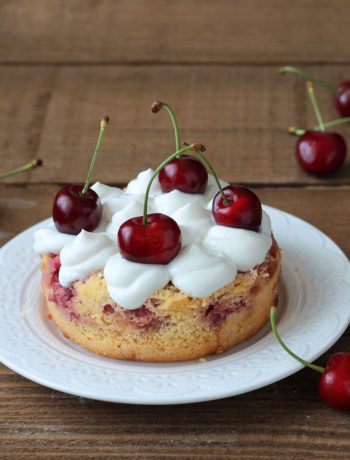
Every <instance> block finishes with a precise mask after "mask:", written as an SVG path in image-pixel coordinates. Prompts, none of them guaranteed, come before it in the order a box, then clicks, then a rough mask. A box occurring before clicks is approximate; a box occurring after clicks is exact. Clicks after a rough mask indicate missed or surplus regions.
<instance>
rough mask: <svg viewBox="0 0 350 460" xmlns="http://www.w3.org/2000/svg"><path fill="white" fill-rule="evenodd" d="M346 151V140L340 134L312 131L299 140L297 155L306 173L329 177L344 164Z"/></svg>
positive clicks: (306, 132)
mask: <svg viewBox="0 0 350 460" xmlns="http://www.w3.org/2000/svg"><path fill="white" fill-rule="evenodd" d="M346 150H347V148H346V143H345V140H344V138H343V137H342V136H341V135H340V134H338V133H334V132H326V131H312V130H310V131H305V133H304V134H303V135H302V136H301V137H300V138H299V139H298V142H297V145H296V152H295V153H296V156H297V159H298V161H299V164H300V166H301V167H302V168H303V169H304V171H306V172H308V173H310V174H315V175H318V176H327V175H329V174H332V173H333V172H335V171H336V170H337V169H338V168H339V167H340V166H341V165H342V164H343V162H344V160H345V157H346Z"/></svg>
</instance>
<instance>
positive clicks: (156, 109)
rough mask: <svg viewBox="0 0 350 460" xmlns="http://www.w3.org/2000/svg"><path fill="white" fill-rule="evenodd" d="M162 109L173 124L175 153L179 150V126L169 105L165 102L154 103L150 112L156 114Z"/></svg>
mask: <svg viewBox="0 0 350 460" xmlns="http://www.w3.org/2000/svg"><path fill="white" fill-rule="evenodd" d="M162 107H164V108H165V109H166V110H167V112H168V113H169V115H170V118H171V121H172V123H173V127H174V134H175V148H176V151H178V150H180V135H179V126H178V124H177V121H176V118H175V114H174V111H173V109H172V108H171V107H170V105H168V104H166V103H165V102H161V101H155V102H153V104H152V108H151V110H152V112H153V113H158V112H159V111H160V110H161V108H162Z"/></svg>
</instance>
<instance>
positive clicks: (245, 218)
mask: <svg viewBox="0 0 350 460" xmlns="http://www.w3.org/2000/svg"><path fill="white" fill-rule="evenodd" d="M223 193H224V195H225V197H226V200H225V199H224V198H223V196H222V194H221V193H220V192H218V193H217V194H216V195H215V197H214V200H213V206H212V213H213V217H214V219H215V222H216V223H217V224H219V225H224V226H226V227H234V228H244V229H246V230H253V231H254V232H258V231H259V230H260V226H261V219H262V208H261V203H260V200H259V198H258V197H257V196H256V195H255V193H254V192H252V191H251V190H249V189H248V188H245V187H241V186H239V185H228V186H227V187H225V188H224V189H223Z"/></svg>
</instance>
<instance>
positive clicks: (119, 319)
mask: <svg viewBox="0 0 350 460" xmlns="http://www.w3.org/2000/svg"><path fill="white" fill-rule="evenodd" d="M280 267H281V254H280V249H279V247H278V245H277V243H276V241H275V240H274V239H273V244H272V246H271V249H270V250H269V252H268V253H267V255H266V258H265V261H264V262H263V263H262V264H260V265H257V266H256V267H254V268H253V269H252V270H250V271H248V272H244V273H238V275H237V276H236V278H235V279H234V280H233V281H232V282H231V283H230V284H228V285H226V286H224V287H223V288H221V289H219V290H217V291H215V292H214V293H212V294H211V295H210V296H208V297H203V298H193V297H189V296H188V295H187V294H185V293H184V292H182V291H180V290H179V289H177V288H176V287H175V286H174V285H173V284H172V283H171V282H169V283H168V284H167V285H166V286H164V287H163V288H162V289H159V290H157V291H155V292H154V293H153V294H152V295H151V296H150V297H149V298H148V299H147V300H146V301H145V302H144V304H143V305H142V306H141V307H140V308H138V309H136V310H126V309H124V308H122V307H121V306H119V305H118V304H117V303H116V302H114V301H113V300H112V298H111V297H110V296H109V294H108V290H107V284H106V281H105V279H104V276H103V273H102V272H96V273H93V274H91V275H90V276H88V277H87V278H85V279H83V280H78V281H75V282H74V283H73V284H72V285H71V286H70V287H69V288H65V287H63V286H61V284H60V283H59V281H58V273H59V269H60V260H59V256H58V255H55V254H45V255H44V256H43V258H42V264H41V270H42V289H43V291H44V294H45V297H46V300H47V305H48V311H49V318H50V319H52V320H53V321H54V322H55V324H56V325H57V327H58V328H59V329H60V330H61V331H62V333H63V334H64V336H65V337H67V338H69V339H71V340H73V341H74V342H76V343H77V344H79V345H81V346H82V347H84V348H86V349H88V350H90V351H93V352H95V353H99V354H101V355H104V356H109V357H111V358H118V359H133V360H139V361H177V360H188V359H196V358H200V357H203V356H205V355H208V354H211V353H222V352H224V351H226V350H228V349H229V348H230V347H232V346H233V345H235V344H237V343H239V342H242V341H243V340H245V339H247V338H249V337H251V336H252V335H254V334H256V333H257V332H258V331H259V330H260V329H261V328H262V326H263V325H264V324H265V323H266V322H267V321H268V319H269V313H270V307H271V306H272V305H276V304H277V296H278V283H279V277H280Z"/></svg>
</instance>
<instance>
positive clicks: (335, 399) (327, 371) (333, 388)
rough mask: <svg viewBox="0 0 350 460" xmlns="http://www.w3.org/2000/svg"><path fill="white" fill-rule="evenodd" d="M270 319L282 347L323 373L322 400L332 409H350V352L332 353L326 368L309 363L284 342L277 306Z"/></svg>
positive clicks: (272, 309)
mask: <svg viewBox="0 0 350 460" xmlns="http://www.w3.org/2000/svg"><path fill="white" fill-rule="evenodd" d="M270 321H271V327H272V330H273V333H274V335H275V337H276V339H277V341H278V343H279V344H280V345H281V346H282V348H284V350H285V351H286V352H287V353H288V354H289V355H290V356H292V357H293V358H294V359H296V360H297V361H299V362H300V363H301V364H303V365H304V366H307V367H309V368H310V369H313V370H315V371H318V372H320V373H321V374H322V375H321V378H320V380H319V382H318V392H319V395H320V397H321V399H322V401H323V402H324V403H325V404H327V406H329V407H331V408H332V409H337V410H345V411H348V410H350V353H346V352H342V353H336V354H334V355H332V356H331V357H330V358H329V359H328V361H327V363H326V367H325V368H324V367H320V366H316V365H315V364H311V363H308V362H307V361H304V360H303V359H301V358H300V357H299V356H297V355H296V354H294V353H293V352H292V351H291V350H290V349H289V348H288V347H287V346H286V345H285V344H284V343H283V341H282V339H281V337H280V336H279V334H278V332H277V328H276V307H271V310H270Z"/></svg>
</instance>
